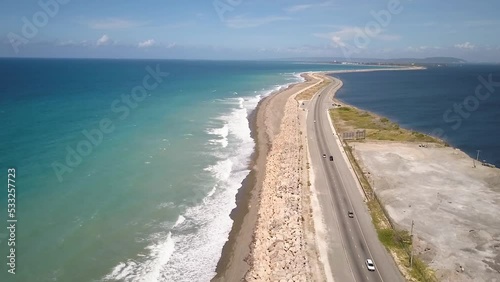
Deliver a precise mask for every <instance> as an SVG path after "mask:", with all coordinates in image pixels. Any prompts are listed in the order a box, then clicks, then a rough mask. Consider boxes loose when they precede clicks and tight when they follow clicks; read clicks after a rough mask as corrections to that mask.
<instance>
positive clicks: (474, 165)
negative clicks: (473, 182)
mask: <svg viewBox="0 0 500 282" xmlns="http://www.w3.org/2000/svg"><path fill="white" fill-rule="evenodd" d="M476 151H477V156H476V161H477V162H479V152H481V150H476ZM472 165H473V166H472V167H474V168H475V167H476V162H475V161H474V159H472Z"/></svg>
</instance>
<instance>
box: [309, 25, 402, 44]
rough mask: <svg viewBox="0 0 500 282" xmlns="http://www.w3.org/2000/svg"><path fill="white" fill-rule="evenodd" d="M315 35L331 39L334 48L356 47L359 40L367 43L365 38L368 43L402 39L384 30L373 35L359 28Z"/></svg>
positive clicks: (352, 27)
mask: <svg viewBox="0 0 500 282" xmlns="http://www.w3.org/2000/svg"><path fill="white" fill-rule="evenodd" d="M314 35H315V36H317V37H321V38H326V39H329V40H330V41H331V42H332V45H333V46H334V47H346V46H355V45H356V42H357V40H361V41H363V42H365V41H366V40H365V38H366V39H368V42H369V41H370V40H382V41H395V40H399V39H400V38H401V37H400V36H399V35H396V34H387V33H384V30H383V29H380V30H379V31H378V33H376V34H372V33H369V32H366V31H365V30H364V29H363V28H361V27H357V26H340V27H337V31H335V32H330V33H326V34H314Z"/></svg>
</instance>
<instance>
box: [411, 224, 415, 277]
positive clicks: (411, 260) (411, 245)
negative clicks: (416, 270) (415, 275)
mask: <svg viewBox="0 0 500 282" xmlns="http://www.w3.org/2000/svg"><path fill="white" fill-rule="evenodd" d="M413 225H415V222H414V221H413V219H412V220H411V231H410V240H411V252H410V268H411V267H413Z"/></svg>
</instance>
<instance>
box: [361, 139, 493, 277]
mask: <svg viewBox="0 0 500 282" xmlns="http://www.w3.org/2000/svg"><path fill="white" fill-rule="evenodd" d="M352 144H353V145H354V150H353V152H354V154H355V156H356V158H357V159H358V162H359V163H360V165H361V166H362V167H363V170H364V171H365V174H366V175H367V176H368V178H369V179H370V182H372V184H374V185H373V187H374V189H375V192H376V193H377V195H378V196H379V198H380V199H381V201H382V203H383V204H384V206H385V208H386V210H387V211H388V213H389V216H390V217H391V219H392V221H393V222H394V223H395V224H396V226H397V227H399V228H403V229H406V230H410V227H411V222H412V220H413V221H414V223H415V225H414V233H413V234H414V235H415V236H414V240H415V241H414V245H415V254H416V255H418V256H419V257H420V258H422V259H423V260H424V261H425V262H427V263H428V264H429V265H430V267H431V268H433V269H434V270H436V277H437V278H438V279H439V280H440V281H453V282H455V281H488V282H499V281H500V169H496V168H489V167H485V166H482V165H481V164H479V163H477V162H476V168H473V159H471V158H470V157H469V156H467V155H466V154H465V153H463V152H461V151H460V150H457V149H454V148H450V147H443V146H441V145H437V144H428V146H427V147H426V148H425V147H419V146H418V144H417V143H396V142H387V141H382V142H375V141H373V142H366V143H364V142H356V143H352Z"/></svg>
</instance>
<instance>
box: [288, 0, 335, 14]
mask: <svg viewBox="0 0 500 282" xmlns="http://www.w3.org/2000/svg"><path fill="white" fill-rule="evenodd" d="M332 5H333V1H326V2H323V3H316V4H299V5H293V6H290V7H288V8H286V9H285V11H286V12H288V13H296V12H300V11H304V10H307V9H311V8H316V7H328V6H332Z"/></svg>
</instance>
